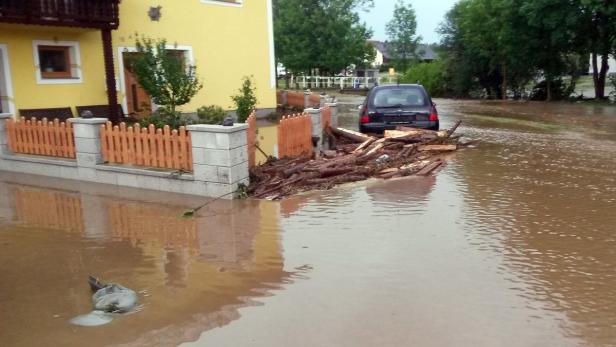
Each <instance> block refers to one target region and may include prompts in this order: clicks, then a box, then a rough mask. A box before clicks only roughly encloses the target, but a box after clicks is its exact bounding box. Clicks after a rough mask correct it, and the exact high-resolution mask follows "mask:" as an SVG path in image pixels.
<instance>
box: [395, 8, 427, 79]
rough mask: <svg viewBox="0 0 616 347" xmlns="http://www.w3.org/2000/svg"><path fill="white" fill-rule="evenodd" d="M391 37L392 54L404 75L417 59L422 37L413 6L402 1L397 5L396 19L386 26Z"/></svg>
mask: <svg viewBox="0 0 616 347" xmlns="http://www.w3.org/2000/svg"><path fill="white" fill-rule="evenodd" d="M386 30H387V36H388V37H389V41H390V42H389V47H390V51H391V52H390V53H391V54H392V56H393V58H394V61H395V63H396V65H397V67H398V70H400V71H401V72H402V73H405V72H406V69H408V67H409V63H410V62H411V61H413V60H416V59H417V47H418V44H419V41H420V40H421V37H420V36H417V35H416V32H417V17H416V16H415V10H414V9H413V6H412V5H411V4H408V5H406V4H404V2H402V1H401V0H399V1H398V2H397V3H396V8H395V10H394V17H393V18H392V20H391V21H389V23H387V26H386Z"/></svg>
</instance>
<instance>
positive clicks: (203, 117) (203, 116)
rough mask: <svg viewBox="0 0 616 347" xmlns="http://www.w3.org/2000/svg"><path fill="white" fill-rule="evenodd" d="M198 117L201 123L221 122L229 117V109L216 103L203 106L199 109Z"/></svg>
mask: <svg viewBox="0 0 616 347" xmlns="http://www.w3.org/2000/svg"><path fill="white" fill-rule="evenodd" d="M197 117H199V123H201V124H221V123H222V121H223V120H224V119H225V117H227V111H225V110H224V109H223V108H222V107H220V106H216V105H210V106H201V107H199V108H198V109H197Z"/></svg>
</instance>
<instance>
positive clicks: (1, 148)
mask: <svg viewBox="0 0 616 347" xmlns="http://www.w3.org/2000/svg"><path fill="white" fill-rule="evenodd" d="M12 117H13V115H11V114H9V113H0V154H8V153H9V146H8V143H9V134H8V133H7V131H6V121H7V120H9V119H11V118H12Z"/></svg>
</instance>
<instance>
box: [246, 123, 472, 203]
mask: <svg viewBox="0 0 616 347" xmlns="http://www.w3.org/2000/svg"><path fill="white" fill-rule="evenodd" d="M459 125H460V121H458V122H457V123H456V124H455V125H454V126H453V127H452V128H451V129H449V130H445V131H431V130H424V129H415V128H408V127H402V126H399V127H397V128H396V130H386V131H385V133H384V136H383V137H382V138H377V137H374V136H369V135H365V134H362V133H359V132H356V131H352V130H348V129H344V128H332V127H330V128H327V129H325V134H326V135H325V136H327V137H328V140H329V143H330V148H333V149H331V150H324V151H322V152H321V155H320V157H319V158H317V159H313V158H310V157H308V156H307V155H302V156H298V157H292V158H289V157H285V158H281V159H276V158H271V157H270V158H269V159H268V160H267V161H266V162H265V163H264V164H263V165H260V166H257V167H255V168H254V169H253V170H251V180H250V182H251V183H250V186H249V187H248V194H249V195H250V196H254V197H256V198H264V199H281V198H284V197H287V196H290V195H293V194H295V193H298V192H303V191H308V190H316V189H330V188H332V187H334V186H335V185H338V184H341V183H346V182H355V181H361V180H365V179H368V178H371V177H375V178H382V179H390V178H395V177H402V176H409V175H419V176H425V175H428V174H430V173H431V172H432V171H434V170H435V169H437V168H438V167H439V166H441V165H442V164H443V159H442V154H443V153H446V152H451V151H455V150H457V149H458V147H459V146H460V144H459V143H458V140H459V138H460V136H453V133H454V132H455V131H456V129H457V128H458V126H459Z"/></svg>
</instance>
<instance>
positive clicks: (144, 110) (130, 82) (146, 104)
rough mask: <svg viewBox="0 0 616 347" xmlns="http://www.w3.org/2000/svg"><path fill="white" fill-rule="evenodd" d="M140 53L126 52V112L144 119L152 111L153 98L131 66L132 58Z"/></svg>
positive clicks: (124, 62) (124, 63)
mask: <svg viewBox="0 0 616 347" xmlns="http://www.w3.org/2000/svg"><path fill="white" fill-rule="evenodd" d="M138 54H139V53H136V52H124V53H123V54H122V62H123V66H124V94H125V95H126V112H127V113H128V115H130V116H132V117H134V118H136V119H143V118H145V117H147V116H149V115H150V114H151V113H152V98H151V97H150V95H148V93H147V92H146V91H145V89H143V87H142V86H141V85H140V84H139V81H138V80H137V76H136V75H135V73H134V72H133V71H131V68H130V59H131V58H132V57H134V56H135V55H138Z"/></svg>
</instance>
